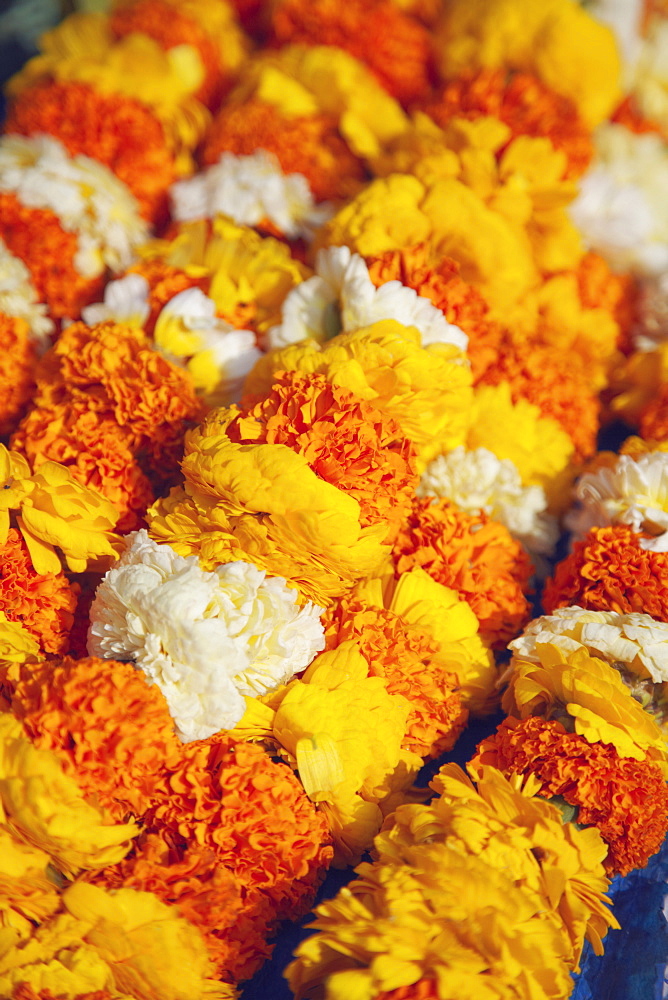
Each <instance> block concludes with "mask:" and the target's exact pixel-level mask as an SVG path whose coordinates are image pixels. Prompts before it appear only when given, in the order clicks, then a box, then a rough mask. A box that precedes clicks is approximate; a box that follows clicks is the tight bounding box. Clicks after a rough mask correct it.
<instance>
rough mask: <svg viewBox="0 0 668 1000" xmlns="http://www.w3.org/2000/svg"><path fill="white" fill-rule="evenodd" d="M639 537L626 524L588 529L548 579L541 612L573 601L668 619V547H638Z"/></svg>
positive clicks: (586, 606)
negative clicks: (655, 549)
mask: <svg viewBox="0 0 668 1000" xmlns="http://www.w3.org/2000/svg"><path fill="white" fill-rule="evenodd" d="M641 537H642V536H641V535H639V534H638V533H637V532H635V531H634V530H633V528H629V527H627V525H625V524H615V525H612V527H609V528H593V529H592V530H591V531H589V532H588V534H587V535H586V537H585V538H584V539H583V540H582V541H581V542H576V543H575V545H574V546H573V551H572V552H571V554H570V555H569V556H567V557H566V558H565V559H563V560H562V561H561V562H560V563H559V564H558V565H557V567H556V570H555V573H554V576H553V577H552V578H551V579H550V580H548V582H547V584H546V586H545V590H544V591H543V607H544V608H545V612H546V613H547V614H551V613H552V612H553V611H554V609H555V608H565V607H568V606H569V605H572V604H577V605H579V606H580V607H581V608H588V609H590V610H591V611H616V612H617V613H618V614H628V613H630V612H638V613H642V614H646V615H651V617H652V618H656V619H658V620H659V621H664V622H665V621H668V552H650V551H648V550H647V549H643V548H641V547H640V540H641Z"/></svg>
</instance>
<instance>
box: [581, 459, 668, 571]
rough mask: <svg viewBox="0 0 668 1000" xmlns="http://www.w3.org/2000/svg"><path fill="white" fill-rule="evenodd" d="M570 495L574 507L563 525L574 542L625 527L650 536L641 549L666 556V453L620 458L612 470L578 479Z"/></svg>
mask: <svg viewBox="0 0 668 1000" xmlns="http://www.w3.org/2000/svg"><path fill="white" fill-rule="evenodd" d="M574 495H575V499H576V501H577V504H578V506H577V507H576V508H574V509H573V510H572V511H570V512H569V513H568V514H567V515H566V518H565V524H566V527H567V528H568V530H569V531H571V532H572V533H573V536H574V539H575V541H578V540H580V539H581V538H584V536H585V535H586V534H587V532H588V531H589V530H590V529H591V528H605V527H608V526H609V525H611V524H628V525H629V526H630V527H631V528H633V530H634V531H638V532H640V531H646V532H648V533H649V534H651V535H652V536H653V537H652V538H642V539H640V546H641V548H643V549H649V550H650V551H652V552H668V452H661V451H657V452H649V453H648V454H646V455H640V457H639V458H637V459H633V458H631V457H630V455H620V456H619V457H618V459H617V461H616V463H615V465H614V466H613V467H612V468H610V469H607V468H603V469H599V470H598V471H597V472H588V473H586V474H585V475H584V476H581V477H580V479H579V480H578V482H577V484H576V486H575V491H574Z"/></svg>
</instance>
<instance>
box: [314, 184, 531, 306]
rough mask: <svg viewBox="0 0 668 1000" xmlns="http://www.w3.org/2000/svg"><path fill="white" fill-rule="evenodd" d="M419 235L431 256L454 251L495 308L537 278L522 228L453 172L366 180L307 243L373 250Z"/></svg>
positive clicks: (367, 253) (399, 245)
mask: <svg viewBox="0 0 668 1000" xmlns="http://www.w3.org/2000/svg"><path fill="white" fill-rule="evenodd" d="M418 243H428V244H429V245H430V247H431V253H432V256H433V263H437V262H438V261H440V260H442V258H443V257H446V256H448V257H454V258H455V259H456V260H457V261H458V262H459V264H460V265H461V276H462V278H463V279H464V280H465V281H467V282H469V283H470V284H472V285H474V286H475V287H476V288H478V289H479V290H480V291H481V292H482V293H483V294H484V295H485V297H486V298H487V299H488V301H490V302H493V303H494V304H495V307H496V308H497V309H499V310H503V309H504V308H506V307H507V306H509V305H510V304H512V303H514V302H516V301H517V300H518V299H520V298H521V297H522V296H523V295H525V294H526V293H527V292H528V291H529V290H530V289H531V288H533V287H535V286H536V285H537V284H538V280H539V275H538V272H537V270H536V266H535V263H534V260H533V255H532V253H531V245H530V243H529V242H528V240H527V237H526V233H525V232H524V231H520V230H518V227H517V226H516V225H515V224H514V223H510V222H509V221H508V220H507V219H505V218H504V217H503V216H502V215H501V214H500V213H499V212H498V211H495V210H494V209H492V208H490V207H488V206H487V205H486V204H485V202H484V200H483V199H482V198H481V197H480V196H479V195H478V194H477V193H476V192H475V191H474V190H472V189H471V188H470V187H469V186H468V184H465V183H463V182H462V181H461V180H457V179H456V178H453V177H447V176H446V177H441V178H440V179H435V180H434V181H433V182H430V183H429V184H425V183H423V182H422V181H421V180H419V179H418V178H417V177H412V176H410V175H408V174H392V175H390V176H389V177H384V178H379V179H378V180H375V181H372V182H371V184H369V185H367V187H365V188H364V189H363V190H362V191H361V192H360V193H359V194H358V195H357V197H355V198H353V199H352V201H350V202H349V203H348V204H347V205H346V206H345V207H344V208H342V209H341V210H340V211H339V212H338V213H337V214H336V215H335V216H334V218H333V219H331V220H330V221H329V222H327V223H325V225H324V226H322V227H321V229H320V231H319V233H318V236H317V238H316V241H315V244H314V245H315V246H316V248H319V247H322V246H340V245H342V244H345V245H346V246H349V247H350V248H351V250H354V251H356V252H357V253H359V254H361V255H362V256H363V257H375V256H380V255H381V254H383V253H385V252H386V251H389V250H397V249H404V248H406V247H410V246H415V245H416V244H418Z"/></svg>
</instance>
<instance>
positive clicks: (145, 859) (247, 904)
mask: <svg viewBox="0 0 668 1000" xmlns="http://www.w3.org/2000/svg"><path fill="white" fill-rule="evenodd" d="M93 881H94V882H95V883H96V884H97V885H101V886H103V887H104V888H108V889H121V888H130V889H139V890H140V891H143V892H152V893H153V894H154V895H155V896H157V897H158V899H161V900H162V902H163V903H167V904H169V905H171V906H175V907H176V908H177V910H178V911H179V913H180V914H181V916H182V917H185V919H186V920H189V921H190V923H191V924H193V925H194V926H195V927H197V928H198V930H199V931H200V932H201V934H202V936H203V938H204V941H205V943H206V946H207V949H208V952H209V957H210V959H211V960H212V962H213V963H214V965H215V969H216V977H217V978H219V979H223V980H225V981H227V982H232V983H234V982H238V981H239V980H243V979H249V978H250V977H251V976H252V975H253V974H254V973H255V972H256V971H257V969H258V968H259V966H260V965H261V964H262V962H263V961H264V960H265V959H266V958H268V957H269V955H270V954H271V950H272V949H271V945H269V944H267V939H268V938H269V937H271V935H272V934H273V933H274V931H275V930H276V923H277V921H276V918H275V915H274V908H273V907H272V905H271V903H270V901H269V899H268V898H267V897H266V896H265V895H264V894H263V893H262V892H250V893H248V892H246V891H245V890H244V888H243V887H242V885H241V883H240V882H239V880H238V879H237V878H235V876H234V875H233V874H232V872H231V871H229V870H228V869H227V868H224V867H223V866H222V865H220V864H219V863H218V861H217V858H216V855H215V853H214V852H213V851H212V850H210V849H209V848H206V847H200V846H199V845H198V844H190V845H179V846H173V845H169V846H168V845H167V844H166V843H165V841H164V840H163V839H162V838H161V837H159V836H158V835H156V834H152V833H151V834H144V835H142V837H141V838H140V839H139V841H138V842H137V844H136V847H135V849H134V850H133V851H132V853H131V854H130V855H129V856H128V857H127V858H124V859H123V860H122V861H121V862H119V863H118V864H116V865H111V866H110V867H109V868H105V869H104V871H102V872H100V873H99V874H98V875H96V876H95V878H94V879H93Z"/></svg>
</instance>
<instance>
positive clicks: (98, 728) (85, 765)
mask: <svg viewBox="0 0 668 1000" xmlns="http://www.w3.org/2000/svg"><path fill="white" fill-rule="evenodd" d="M12 710H13V712H14V714H15V715H16V716H17V718H19V719H20V720H21V721H22V722H23V725H24V727H25V729H26V731H27V732H28V733H29V734H30V737H31V739H32V740H33V742H34V743H35V745H36V746H37V747H39V748H40V749H45V750H50V751H53V753H54V754H56V755H57V756H58V758H59V759H60V761H61V762H62V766H63V768H64V770H65V772H66V773H67V774H68V775H71V776H72V778H75V779H76V782H77V784H78V786H79V787H80V788H81V791H82V793H83V794H84V795H85V796H87V797H88V798H90V799H91V801H93V800H95V801H98V802H99V803H100V805H101V806H102V807H103V808H104V809H106V810H108V812H109V813H110V814H111V815H112V816H113V817H114V819H115V820H116V821H117V822H121V821H122V820H123V818H124V817H125V816H127V815H128V813H131V814H134V815H135V816H137V817H141V816H143V815H144V813H145V812H146V811H147V809H148V808H149V806H150V805H151V803H152V802H153V801H154V799H155V796H156V791H155V789H156V787H157V784H158V778H157V775H158V772H159V771H160V770H161V768H162V767H163V765H164V762H165V760H167V759H172V758H173V757H174V756H175V755H177V754H178V752H179V748H180V743H179V741H178V739H177V737H176V736H175V734H174V723H173V721H172V719H171V716H170V714H169V709H168V708H167V704H166V702H165V698H164V695H163V694H162V692H161V691H160V690H159V689H158V688H157V687H156V686H155V685H151V684H149V683H148V682H147V680H146V677H145V676H144V674H143V673H142V672H140V671H138V670H136V669H135V667H134V666H133V665H132V664H129V663H117V662H113V661H109V660H101V659H97V658H96V657H92V656H91V657H86V658H84V659H81V660H74V659H72V658H70V657H63V658H62V659H60V660H57V661H51V662H49V663H45V664H42V665H41V666H39V667H31V668H30V669H29V670H28V669H26V670H24V671H21V673H20V676H19V680H18V682H17V683H16V685H15V686H14V691H13V696H12ZM138 732H141V733H142V741H141V745H138V744H137V733H138Z"/></svg>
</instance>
